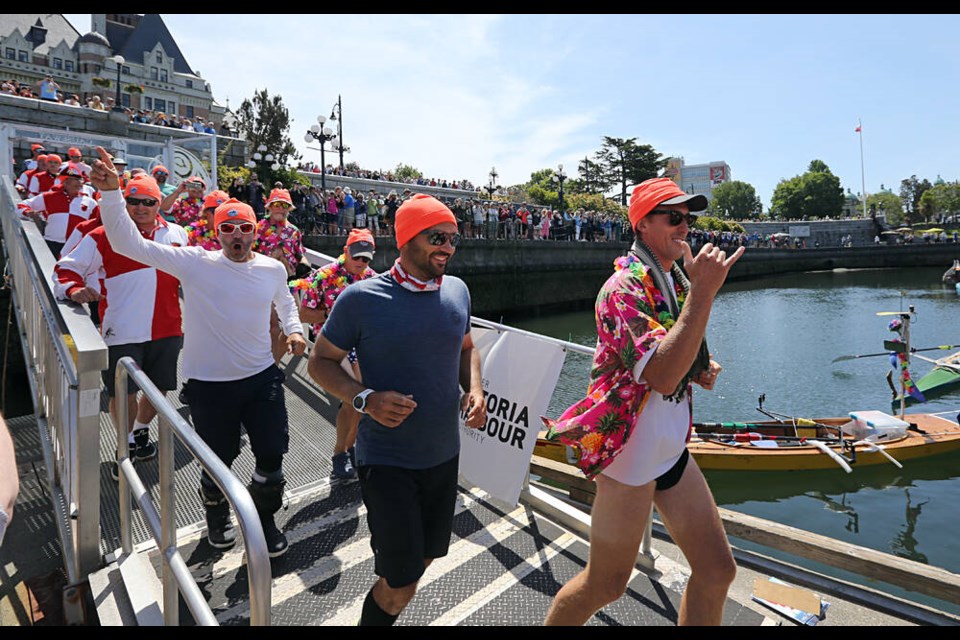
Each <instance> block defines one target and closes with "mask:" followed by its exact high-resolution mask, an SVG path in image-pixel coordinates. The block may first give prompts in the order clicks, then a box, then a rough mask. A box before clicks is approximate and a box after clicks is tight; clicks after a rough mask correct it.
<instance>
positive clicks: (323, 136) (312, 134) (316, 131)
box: [303, 116, 343, 191]
mask: <svg viewBox="0 0 960 640" xmlns="http://www.w3.org/2000/svg"><path fill="white" fill-rule="evenodd" d="M317 122H318V123H319V124H313V125H310V129H308V130H307V133H306V135H304V136H303V141H304V142H310V141H311V140H316V141H317V142H319V143H320V188H321V189H323V190H324V191H326V190H327V161H326V157H325V155H324V149H325V148H324V146H323V145H324V144H325V143H326V142H328V141H329V142H330V145H331V146H332V147H334V148H336V145H337V143H338V142H339V138H338V137H337V136H335V135H334V134H333V129H331V128H330V127H324V126H323V125H324V124H325V123H326V122H327V118H326V117H325V116H317ZM321 128H322V129H321ZM342 153H343V152H342V151H341V156H340V158H341V160H340V162H341V166H343V164H342V163H343V155H342Z"/></svg>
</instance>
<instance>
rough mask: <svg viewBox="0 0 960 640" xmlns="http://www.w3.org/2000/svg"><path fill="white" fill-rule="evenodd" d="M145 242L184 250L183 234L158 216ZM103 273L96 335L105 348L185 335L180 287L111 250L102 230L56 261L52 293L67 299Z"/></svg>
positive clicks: (179, 229)
mask: <svg viewBox="0 0 960 640" xmlns="http://www.w3.org/2000/svg"><path fill="white" fill-rule="evenodd" d="M141 235H142V236H143V237H144V238H146V239H147V240H153V241H154V242H157V243H160V244H165V245H169V246H173V247H186V246H187V232H186V231H184V230H183V227H181V226H180V225H177V224H172V223H168V222H167V221H166V220H164V219H163V218H162V217H161V216H157V226H155V227H154V228H153V230H152V231H150V232H148V233H141ZM101 269H102V270H103V272H102V273H103V280H102V286H101V292H100V294H101V296H102V297H101V298H100V332H101V334H102V335H103V341H104V342H105V343H106V344H107V345H118V344H137V343H143V342H149V341H151V340H159V339H160V338H169V337H171V336H182V335H183V321H182V318H181V315H180V297H179V295H178V292H179V287H180V281H179V280H177V279H176V278H174V277H173V276H171V275H170V274H169V273H166V272H164V271H160V270H159V269H156V268H154V267H149V266H147V265H145V264H143V263H140V262H137V261H136V260H131V259H130V258H128V257H126V256H124V255H121V254H119V253H117V252H116V251H114V250H113V247H111V246H110V242H109V241H108V240H107V234H106V232H105V230H104V228H103V227H102V226H101V227H97V228H96V229H94V230H93V231H91V232H90V233H88V234H87V235H85V236H84V237H83V239H82V240H80V242H79V244H77V246H76V247H75V248H74V249H73V251H71V252H70V253H68V254H67V255H65V256H63V257H62V258H60V260H59V261H58V262H57V266H56V268H55V270H54V278H53V279H54V282H53V286H54V293H55V294H56V295H57V297H58V298H60V299H63V300H66V299H69V297H70V294H71V293H72V292H73V291H75V290H76V289H78V288H82V287H84V286H87V285H88V283H89V282H90V281H91V280H92V279H93V277H96V276H97V274H98V273H100V270H101Z"/></svg>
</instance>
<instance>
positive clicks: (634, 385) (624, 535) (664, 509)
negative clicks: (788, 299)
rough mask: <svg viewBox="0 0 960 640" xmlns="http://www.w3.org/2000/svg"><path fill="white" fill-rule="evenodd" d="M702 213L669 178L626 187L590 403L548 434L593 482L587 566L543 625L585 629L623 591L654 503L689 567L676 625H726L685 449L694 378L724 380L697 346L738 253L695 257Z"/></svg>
mask: <svg viewBox="0 0 960 640" xmlns="http://www.w3.org/2000/svg"><path fill="white" fill-rule="evenodd" d="M706 207H707V200H706V198H705V197H704V196H702V195H692V194H688V193H684V192H683V191H682V190H681V189H680V188H679V187H677V186H676V184H675V183H674V182H673V181H672V180H670V179H669V178H654V179H651V180H646V181H644V182H642V183H640V184H639V185H637V187H636V188H635V189H634V190H633V194H632V196H631V198H630V207H629V211H628V215H629V218H630V223H631V225H632V226H633V228H634V231H635V233H636V238H637V239H636V241H635V242H634V245H633V247H632V248H631V250H630V252H629V253H628V254H627V255H626V256H625V257H621V258H617V260H616V261H615V262H614V266H615V270H614V273H613V275H611V276H610V278H609V279H608V280H607V281H606V283H604V285H603V287H602V288H601V289H600V294H599V295H598V296H597V303H596V317H597V335H598V340H597V349H596V353H595V355H594V358H593V367H592V368H591V380H590V384H589V387H588V389H587V397H586V398H585V399H584V400H581V401H580V402H578V403H576V404H575V405H573V406H572V407H570V408H568V409H567V410H566V411H564V412H563V414H562V415H561V416H560V418H559V419H558V420H557V421H555V422H554V421H548V423H549V425H548V427H549V429H548V432H547V437H548V438H549V439H554V440H559V441H560V442H563V443H565V444H568V445H569V446H572V447H574V448H575V449H576V450H578V451H579V452H580V459H579V466H580V469H581V470H582V471H583V472H584V474H585V475H586V476H587V477H588V478H593V479H594V481H595V482H596V484H597V493H596V498H595V500H594V503H593V509H592V511H591V516H592V525H591V529H590V557H589V560H588V562H587V567H586V569H584V570H583V571H582V572H580V573H579V574H577V575H576V576H574V577H573V578H572V579H571V580H570V581H569V582H567V583H566V584H565V585H564V586H563V587H562V588H561V589H560V591H559V592H558V593H557V595H556V597H555V598H554V600H553V604H552V605H551V607H550V611H549V612H548V613H547V617H546V622H545V623H546V624H548V625H582V624H585V623H586V622H587V621H588V620H589V619H590V618H591V616H593V615H594V614H595V613H596V612H597V611H598V610H599V609H600V608H601V607H604V606H606V605H607V604H609V603H611V602H613V601H615V600H617V599H618V598H619V597H620V596H621V595H623V593H624V591H625V590H626V586H627V583H628V581H629V580H630V575H631V572H632V571H633V570H634V566H635V564H636V557H637V553H638V551H639V549H640V541H641V540H642V538H643V533H644V530H645V528H646V524H647V519H648V518H649V517H650V514H651V506H652V505H655V506H656V508H657V512H658V513H659V514H660V517H661V518H662V520H663V522H664V525H666V527H667V531H668V532H669V533H670V537H671V538H672V539H673V540H674V542H676V544H677V546H678V547H679V548H680V550H681V552H682V553H683V554H684V556H685V557H686V559H687V561H688V562H689V563H690V568H691V575H690V579H689V581H688V583H687V587H686V589H685V590H684V594H683V598H682V599H681V602H680V611H679V615H678V623H679V624H681V625H707V624H713V625H716V624H720V622H721V619H722V615H723V605H724V602H725V600H726V594H727V589H728V588H729V586H730V583H731V582H733V579H734V576H735V573H736V564H735V563H734V560H733V554H732V552H731V551H730V545H729V544H728V542H727V538H726V535H725V533H724V531H723V526H722V524H721V522H720V516H719V514H718V512H717V506H716V503H715V502H714V499H713V496H712V494H711V493H710V488H709V487H708V486H707V483H706V481H705V480H704V477H703V474H702V473H701V472H700V469H699V467H697V463H696V462H695V461H694V460H693V458H691V457H690V455H689V453H688V452H687V447H686V443H687V440H688V439H689V437H690V432H691V428H692V424H693V423H692V406H693V405H692V396H691V394H692V391H693V388H692V384H691V383H697V384H699V385H700V386H702V387H703V388H704V389H712V388H713V386H714V384H715V382H716V379H717V375H718V374H719V373H720V365H718V364H717V363H716V362H714V361H713V360H712V359H711V357H710V353H709V351H708V350H707V347H706V341H705V339H704V335H705V332H706V326H707V321H708V319H709V317H710V309H711V307H712V305H713V299H714V296H715V295H716V293H717V291H718V290H719V289H720V287H721V286H722V285H723V282H724V280H725V279H726V277H727V273H728V271H729V270H730V267H731V266H732V265H733V264H734V263H735V262H736V261H737V260H738V259H739V258H740V256H741V255H742V254H743V251H744V249H743V247H740V248H739V249H737V251H736V252H735V253H734V254H733V255H731V256H730V257H727V255H726V254H725V253H724V252H723V251H720V250H719V249H718V248H716V247H714V246H713V245H712V244H709V243H708V244H706V245H704V246H703V248H702V249H701V250H700V252H699V253H698V254H697V256H696V257H694V256H693V253H692V252H691V250H690V245H689V244H687V242H686V237H687V234H688V233H689V231H690V227H691V226H693V223H694V222H695V221H696V216H694V215H692V214H691V213H690V210H691V209H692V210H694V211H700V210H703V209H705V208H706ZM681 259H682V262H683V266H684V268H683V269H681V268H680V266H679V265H678V264H676V262H677V261H679V260H681ZM688 278H689V280H688Z"/></svg>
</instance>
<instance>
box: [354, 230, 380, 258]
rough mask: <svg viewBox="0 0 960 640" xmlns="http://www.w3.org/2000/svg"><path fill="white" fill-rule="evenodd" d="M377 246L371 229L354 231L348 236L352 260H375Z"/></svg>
mask: <svg viewBox="0 0 960 640" xmlns="http://www.w3.org/2000/svg"><path fill="white" fill-rule="evenodd" d="M376 248H377V245H376V243H375V242H374V240H373V234H372V233H370V230H369V229H353V230H352V231H350V235H349V236H347V252H348V253H349V254H350V257H351V258H369V259H370V260H373V254H374V252H376Z"/></svg>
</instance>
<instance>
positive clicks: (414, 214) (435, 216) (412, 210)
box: [394, 193, 457, 249]
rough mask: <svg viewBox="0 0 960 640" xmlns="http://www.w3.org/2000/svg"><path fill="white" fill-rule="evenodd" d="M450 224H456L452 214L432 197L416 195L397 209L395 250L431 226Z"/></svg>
mask: <svg viewBox="0 0 960 640" xmlns="http://www.w3.org/2000/svg"><path fill="white" fill-rule="evenodd" d="M444 222H452V223H453V224H457V218H456V216H454V215H453V212H452V211H450V209H449V208H448V207H447V205H445V204H443V203H442V202H440V201H439V200H437V199H436V198H434V197H433V196H428V195H427V194H425V193H417V194H414V195H413V196H411V197H410V199H409V200H407V201H406V202H404V203H403V204H401V205H400V208H398V209H397V215H396V220H395V221H394V227H395V231H396V234H397V249H399V248H400V247H402V246H403V245H405V244H407V243H408V242H410V239H411V238H413V236H415V235H417V234H418V233H420V232H421V231H423V230H424V229H429V228H430V227H432V226H435V225H438V224H443V223H444Z"/></svg>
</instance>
